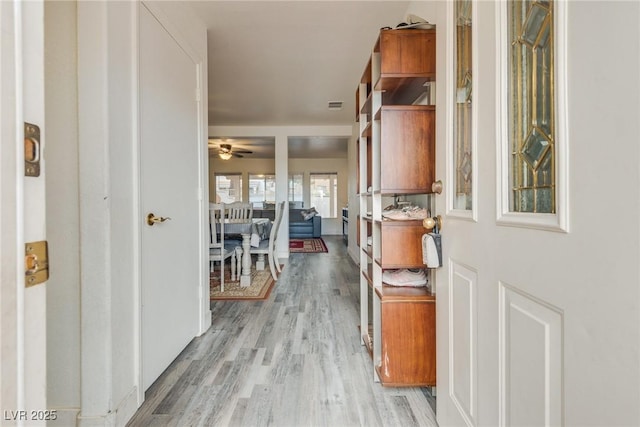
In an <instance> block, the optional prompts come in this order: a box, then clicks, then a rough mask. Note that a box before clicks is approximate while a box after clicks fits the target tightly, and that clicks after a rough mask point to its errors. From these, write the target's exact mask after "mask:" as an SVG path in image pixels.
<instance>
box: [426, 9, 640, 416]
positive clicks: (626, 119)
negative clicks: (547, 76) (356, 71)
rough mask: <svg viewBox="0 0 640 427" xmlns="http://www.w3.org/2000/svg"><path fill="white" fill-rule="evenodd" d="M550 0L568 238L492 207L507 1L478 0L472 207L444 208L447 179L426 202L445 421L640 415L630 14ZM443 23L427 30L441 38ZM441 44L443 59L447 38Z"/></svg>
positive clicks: (499, 184) (441, 150)
mask: <svg viewBox="0 0 640 427" xmlns="http://www.w3.org/2000/svg"><path fill="white" fill-rule="evenodd" d="M552 3H553V4H554V7H555V19H556V26H555V29H554V31H555V34H554V37H555V38H556V41H557V43H558V50H556V58H557V60H556V63H555V66H556V80H555V89H556V94H557V95H558V96H559V99H560V102H559V103H557V104H556V116H555V117H556V120H557V121H556V123H555V125H556V129H557V130H558V133H557V140H556V144H557V149H558V150H560V152H562V150H565V155H564V156H562V155H560V156H559V157H557V162H556V169H555V171H556V177H557V178H558V181H556V184H557V187H556V188H557V191H558V203H559V204H558V208H559V210H560V211H562V212H564V213H566V222H565V225H564V227H565V228H566V230H565V231H550V230H549V229H546V228H545V227H544V226H543V224H542V223H544V222H545V221H547V220H548V219H549V218H546V217H545V214H538V215H541V216H538V217H536V216H535V215H533V216H530V217H526V218H515V220H516V221H520V223H516V222H515V221H513V220H514V218H510V217H509V214H508V213H507V214H506V215H505V214H503V212H502V208H503V206H505V205H504V204H503V201H504V200H503V194H506V195H507V196H508V187H507V191H506V193H505V192H504V188H505V187H504V186H503V179H506V177H507V176H508V170H505V169H504V168H502V164H503V163H502V162H503V160H502V148H501V147H502V146H501V143H502V140H503V136H502V132H503V131H504V126H505V123H506V121H505V117H504V116H502V114H503V113H502V112H503V111H504V110H501V109H499V107H500V102H501V101H500V99H501V90H502V87H501V85H502V84H503V83H502V80H496V77H495V76H497V75H500V70H501V68H500V65H499V64H500V63H501V58H500V55H499V53H500V52H499V51H498V50H497V48H496V46H499V45H500V43H502V42H503V40H501V33H500V31H499V29H500V28H501V18H499V12H500V9H501V8H502V7H503V6H504V4H505V2H481V1H475V2H473V7H474V8H477V15H475V17H474V21H473V25H474V27H477V29H476V31H475V32H474V36H473V37H474V45H473V46H474V49H475V52H474V58H475V60H477V64H476V67H477V68H474V85H473V108H475V109H477V111H476V113H477V114H476V115H475V116H474V124H473V132H474V133H475V134H476V137H477V145H476V146H474V150H476V156H477V162H476V163H475V164H474V165H473V168H474V170H475V171H476V173H475V175H474V176H473V178H474V179H475V180H477V182H476V185H477V187H476V188H477V191H476V193H475V194H474V195H473V199H474V205H475V210H476V211H475V215H472V214H471V213H461V212H456V211H455V210H452V209H450V207H451V206H452V205H453V204H452V198H453V197H454V190H453V189H452V188H451V185H452V182H451V181H445V190H446V196H445V195H443V196H437V197H436V209H437V212H438V213H439V214H441V215H442V216H443V218H444V227H443V230H442V235H443V237H442V245H443V260H444V262H443V264H444V265H443V267H442V268H440V269H439V270H438V272H437V277H436V279H437V300H438V302H437V328H438V329H437V339H438V342H437V345H438V381H437V382H438V397H437V404H438V408H437V416H438V422H439V423H440V425H441V426H449V425H469V426H477V425H502V426H508V425H527V426H543V425H638V424H639V423H640V420H639V418H638V417H639V415H638V411H637V402H638V399H639V397H640V390H639V389H640V381H639V380H640V361H639V360H638V357H637V355H638V353H639V350H640V345H639V339H638V337H639V325H640V322H639V318H640V315H639V312H640V311H639V307H638V306H639V299H638V294H639V283H640V280H639V273H638V268H637V266H638V260H639V255H640V252H639V249H638V240H639V235H640V234H639V226H638V224H639V221H638V218H639V217H640V205H639V194H638V189H637V188H638V184H639V181H640V179H639V174H638V160H639V157H640V156H639V149H638V138H639V136H640V125H638V117H639V116H640V95H639V93H640V84H639V78H638V75H639V71H640V70H639V64H640V61H639V59H640V47H639V44H640V41H639V40H640V37H639V33H638V28H639V25H638V23H639V20H640V7H639V5H638V3H637V2H615V3H612V2H606V1H602V2H598V1H590V2H552ZM450 22H451V21H448V22H447V27H449V26H450V25H451V24H450ZM568 24H570V29H571V31H570V37H568V34H569V32H568ZM594 28H598V31H597V32H594V31H593V29H594ZM440 29H441V31H440V32H439V33H438V37H443V38H446V37H450V34H451V32H450V31H444V28H442V26H439V30H440ZM445 35H446V37H445ZM496 40H500V42H499V43H498V44H497V43H496ZM630 40H632V42H627V41H630ZM621 41H625V42H621ZM442 43H443V44H442V45H441V46H442V47H444V46H445V45H446V50H447V54H448V55H451V50H452V49H453V44H452V43H450V42H448V41H445V40H442ZM441 52H443V54H442V55H440V56H439V58H438V61H439V63H440V62H444V61H445V55H444V50H441ZM595 52H597V55H594V53H595ZM612 64H615V66H612ZM444 72H445V66H444V64H443V65H442V66H440V68H439V71H438V73H439V75H443V74H442V73H444ZM449 76H450V74H447V78H450V77H449ZM440 87H441V86H439V89H440ZM447 87H450V85H447ZM563 91H564V93H565V98H564V100H563V98H562V97H563V95H562V92H563ZM445 92H446V91H444V90H439V93H438V96H439V98H438V105H439V106H443V105H446V107H445V108H439V109H438V115H439V118H438V120H439V122H438V129H439V132H438V135H439V136H438V148H437V150H438V154H437V165H438V174H439V176H440V177H445V176H446V177H451V176H452V173H451V170H452V169H453V170H455V166H454V165H453V162H452V159H451V157H450V156H447V144H451V141H450V139H451V138H448V137H447V135H450V129H451V118H450V117H445V116H446V115H447V114H446V113H447V109H448V108H451V106H452V104H453V103H454V102H455V96H454V95H452V94H445ZM496 123H499V125H498V126H495V125H494V124H496ZM562 177H565V179H566V181H564V182H565V183H567V185H566V186H564V188H563V182H562V179H563V178H562ZM551 219H553V218H551ZM560 222H562V221H560Z"/></svg>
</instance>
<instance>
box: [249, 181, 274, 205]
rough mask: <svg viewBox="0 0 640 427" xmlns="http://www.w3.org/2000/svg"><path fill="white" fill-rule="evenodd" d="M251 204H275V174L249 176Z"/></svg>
mask: <svg viewBox="0 0 640 427" xmlns="http://www.w3.org/2000/svg"><path fill="white" fill-rule="evenodd" d="M249 202H251V203H265V202H266V203H275V202H276V176H275V175H273V174H269V175H267V174H249Z"/></svg>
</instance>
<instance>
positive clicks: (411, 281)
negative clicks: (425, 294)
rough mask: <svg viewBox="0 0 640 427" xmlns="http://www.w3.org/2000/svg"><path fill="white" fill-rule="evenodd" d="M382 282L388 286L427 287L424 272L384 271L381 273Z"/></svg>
mask: <svg viewBox="0 0 640 427" xmlns="http://www.w3.org/2000/svg"><path fill="white" fill-rule="evenodd" d="M382 282H383V283H384V284H385V285H389V286H427V275H426V274H425V273H424V270H418V271H411V270H409V269H406V268H403V269H400V270H385V271H383V272H382Z"/></svg>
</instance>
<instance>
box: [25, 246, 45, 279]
mask: <svg viewBox="0 0 640 427" xmlns="http://www.w3.org/2000/svg"><path fill="white" fill-rule="evenodd" d="M24 276H25V282H24V283H25V287H27V288H28V287H30V286H34V285H38V284H40V283H44V282H46V281H47V279H48V278H49V249H48V244H47V241H46V240H42V241H40V242H30V243H25V245H24Z"/></svg>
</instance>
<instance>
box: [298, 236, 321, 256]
mask: <svg viewBox="0 0 640 427" xmlns="http://www.w3.org/2000/svg"><path fill="white" fill-rule="evenodd" d="M289 252H291V253H308V254H309V253H321V252H329V249H327V245H326V244H325V243H324V240H322V238H321V237H318V238H317V239H289Z"/></svg>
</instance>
